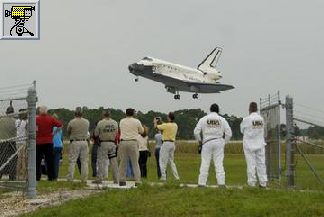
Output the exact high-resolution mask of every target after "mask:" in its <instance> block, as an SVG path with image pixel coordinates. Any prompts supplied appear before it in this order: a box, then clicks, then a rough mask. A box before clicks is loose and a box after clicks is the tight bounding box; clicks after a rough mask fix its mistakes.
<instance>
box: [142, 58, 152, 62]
mask: <svg viewBox="0 0 324 217" xmlns="http://www.w3.org/2000/svg"><path fill="white" fill-rule="evenodd" d="M143 60H146V61H150V62H151V61H153V59H152V58H150V57H144V58H143Z"/></svg>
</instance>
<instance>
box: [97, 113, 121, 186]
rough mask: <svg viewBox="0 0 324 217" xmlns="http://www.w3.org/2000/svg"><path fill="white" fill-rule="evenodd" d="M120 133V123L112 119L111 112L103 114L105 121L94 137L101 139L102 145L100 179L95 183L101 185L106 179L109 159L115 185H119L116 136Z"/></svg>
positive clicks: (99, 166)
mask: <svg viewBox="0 0 324 217" xmlns="http://www.w3.org/2000/svg"><path fill="white" fill-rule="evenodd" d="M117 133H118V123H117V122H116V121H115V120H113V119H111V118H110V111H108V110H105V111H104V112H103V119H102V120H101V121H99V122H98V124H97V126H96V129H95V132H94V135H95V136H96V137H97V136H98V137H99V139H100V145H99V148H98V153H97V156H98V160H97V165H98V174H97V177H98V179H97V180H95V181H94V183H97V184H100V183H102V180H103V179H104V175H105V171H106V170H107V168H106V167H107V164H106V160H107V158H108V159H109V162H110V165H111V168H112V171H113V179H114V183H115V184H118V164H117V158H116V157H117V150H116V148H117V147H116V144H115V138H116V134H117Z"/></svg>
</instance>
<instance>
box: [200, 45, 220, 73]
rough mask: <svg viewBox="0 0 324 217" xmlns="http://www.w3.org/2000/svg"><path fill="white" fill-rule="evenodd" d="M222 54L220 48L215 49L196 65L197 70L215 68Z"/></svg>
mask: <svg viewBox="0 0 324 217" xmlns="http://www.w3.org/2000/svg"><path fill="white" fill-rule="evenodd" d="M221 53H222V48H220V47H216V48H215V49H214V50H213V51H212V52H211V53H210V54H208V56H207V57H206V58H205V59H204V60H203V61H202V62H201V63H200V64H199V65H198V69H199V70H201V69H206V68H208V67H211V68H215V67H216V64H217V62H218V59H219V57H220V55H221Z"/></svg>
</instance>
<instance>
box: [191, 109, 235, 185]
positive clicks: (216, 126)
mask: <svg viewBox="0 0 324 217" xmlns="http://www.w3.org/2000/svg"><path fill="white" fill-rule="evenodd" d="M218 113H219V107H218V105H217V104H216V103H215V104H212V105H211V106H210V113H209V114H208V115H206V116H204V117H202V118H201V119H200V120H199V121H198V123H197V125H196V127H195V129H194V135H195V138H196V139H197V140H198V142H199V143H200V144H202V149H201V164H200V173H199V177H198V186H200V187H205V186H206V184H207V179H208V171H209V166H210V161H211V159H212V158H213V160H214V165H215V170H216V180H217V184H218V186H219V187H220V188H225V170H224V166H223V160H224V147H225V143H226V142H228V141H229V140H230V139H231V137H232V130H231V128H230V126H229V124H228V122H227V121H226V120H225V118H223V117H221V116H219V115H218Z"/></svg>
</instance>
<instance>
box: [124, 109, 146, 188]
mask: <svg viewBox="0 0 324 217" xmlns="http://www.w3.org/2000/svg"><path fill="white" fill-rule="evenodd" d="M134 116H135V110H134V109H131V108H129V109H126V118H123V119H122V120H121V121H120V124H119V128H120V139H121V141H120V144H119V146H118V155H119V159H120V164H119V185H120V186H125V185H126V168H127V160H128V159H130V160H131V163H132V167H133V172H134V179H135V185H137V184H139V183H140V181H141V172H140V168H139V164H138V159H139V150H138V142H137V137H138V134H142V133H143V132H144V128H143V126H142V123H141V122H140V121H139V120H138V119H137V118H135V117H134Z"/></svg>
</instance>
